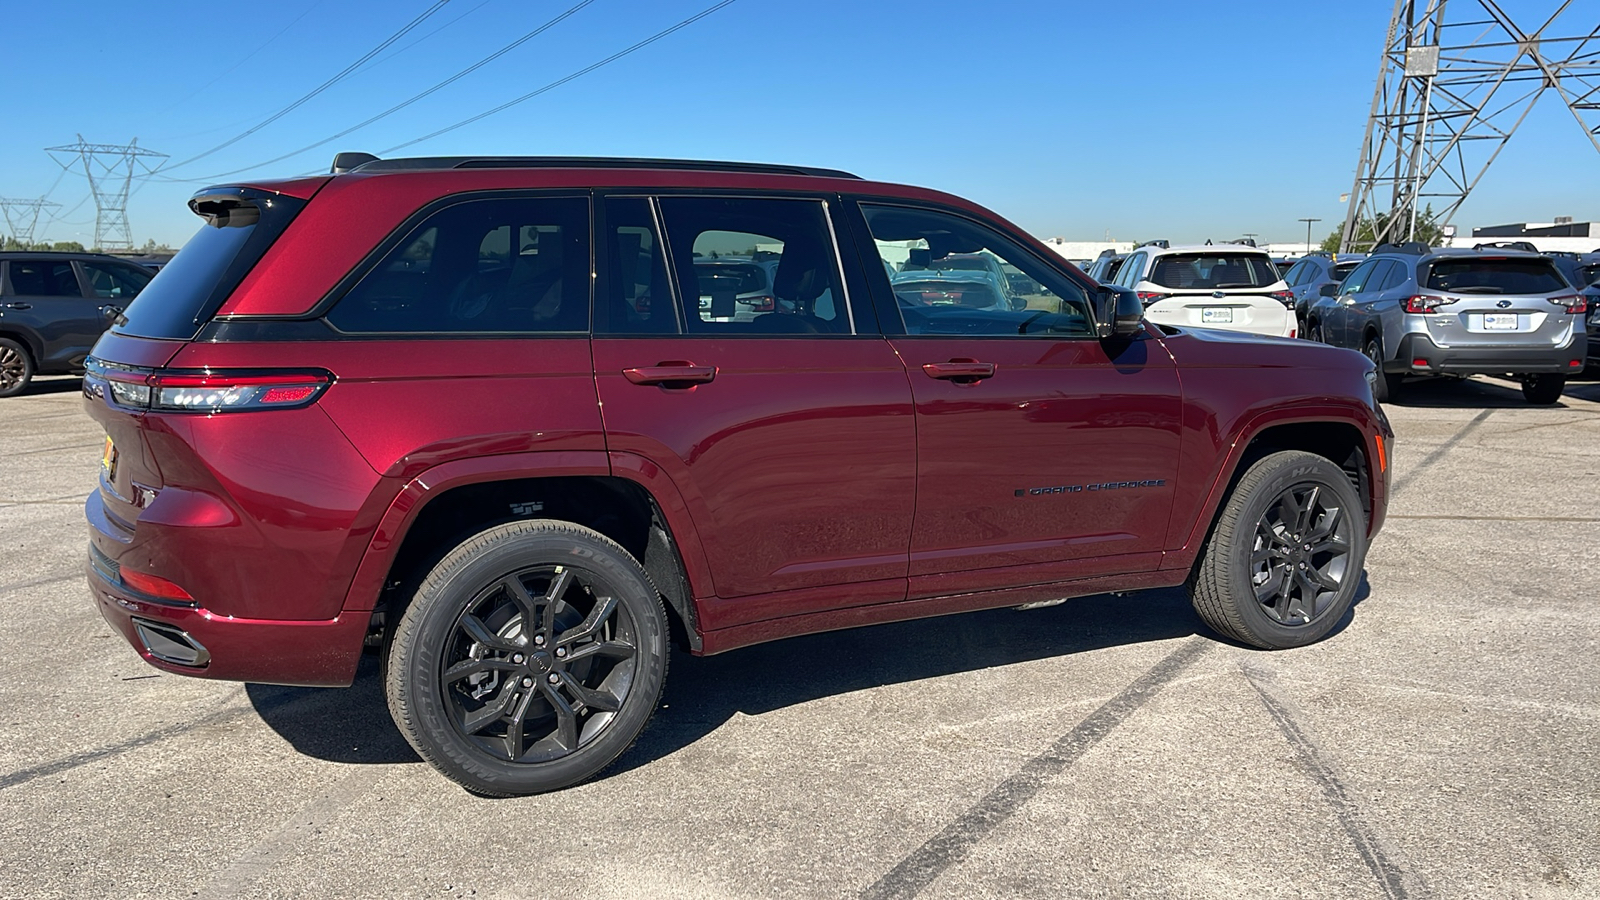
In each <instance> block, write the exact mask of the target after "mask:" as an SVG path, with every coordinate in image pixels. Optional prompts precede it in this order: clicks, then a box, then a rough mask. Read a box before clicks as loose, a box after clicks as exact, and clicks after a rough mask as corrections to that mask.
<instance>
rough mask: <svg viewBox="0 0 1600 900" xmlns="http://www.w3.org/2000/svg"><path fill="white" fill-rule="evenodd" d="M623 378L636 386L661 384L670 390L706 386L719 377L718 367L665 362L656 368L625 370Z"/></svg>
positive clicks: (642, 367) (646, 367) (643, 367)
mask: <svg viewBox="0 0 1600 900" xmlns="http://www.w3.org/2000/svg"><path fill="white" fill-rule="evenodd" d="M622 377H624V378H626V379H628V380H629V381H631V382H633V383H634V384H659V385H661V386H662V387H668V388H686V387H693V386H695V385H697V384H706V383H708V382H710V381H711V380H712V379H713V378H716V377H717V367H716V366H697V365H695V364H694V363H690V362H664V363H660V364H658V365H654V366H639V367H637V368H633V369H623V370H622Z"/></svg>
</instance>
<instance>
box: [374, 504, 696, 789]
mask: <svg viewBox="0 0 1600 900" xmlns="http://www.w3.org/2000/svg"><path fill="white" fill-rule="evenodd" d="M666 636H667V621H666V612H665V611H664V610H663V609H662V606H661V599H660V597H659V595H658V594H657V593H656V589H655V587H654V586H653V585H652V584H651V583H650V578H649V576H647V575H646V574H645V572H644V569H642V568H640V566H639V563H638V562H637V561H635V560H634V558H633V557H632V556H629V555H628V553H627V551H625V550H623V549H622V547H620V546H618V545H617V544H616V543H614V542H613V541H611V540H609V539H608V538H606V537H604V536H602V535H601V534H599V533H598V532H595V531H592V530H590V529H587V528H583V527H580V526H577V525H573V524H570V523H567V522H556V521H539V520H534V521H525V522H513V523H510V524H507V525H501V526H499V527H496V528H491V529H489V530H488V531H485V532H482V533H481V534H478V535H477V536H475V537H473V538H471V539H470V540H468V541H467V542H466V543H464V544H462V545H461V546H459V547H457V548H456V549H455V550H453V551H451V553H450V554H449V555H448V556H446V557H445V558H444V559H443V560H441V561H440V562H439V564H438V565H437V566H435V567H434V569H433V571H432V572H430V573H429V574H428V577H427V579H425V580H424V581H423V583H422V586H421V587H420V588H418V589H417V593H416V596H415V598H414V599H413V600H412V602H411V605H410V606H409V607H407V608H406V611H405V613H404V615H402V616H401V618H400V622H399V624H398V625H397V626H396V628H395V632H394V636H393V638H392V639H391V641H390V644H389V647H388V654H387V664H386V666H385V669H386V671H385V678H386V685H385V686H386V689H387V693H388V698H389V711H390V713H391V714H392V715H393V716H394V721H395V724H396V725H398V726H399V728H400V731H401V732H402V733H404V734H405V736H406V740H408V741H410V742H411V746H413V747H415V748H416V750H417V753H419V754H420V755H421V756H422V758H423V759H425V760H427V761H428V762H429V763H431V764H432V765H433V767H434V768H436V769H438V770H439V771H440V772H442V773H444V774H445V775H446V776H448V777H449V778H451V779H453V780H455V781H457V782H459V783H460V784H461V785H463V786H464V787H466V788H467V789H469V790H471V791H474V792H476V793H480V794H485V795H491V796H501V797H508V796H513V795H519V794H536V793H540V792H543V791H552V790H557V789H559V788H564V787H568V786H570V785H573V784H577V783H578V782H580V781H583V780H584V779H586V778H589V777H590V776H593V775H594V774H596V773H597V772H599V771H600V770H601V769H603V768H605V767H606V766H607V765H609V764H610V763H611V762H612V761H613V760H615V759H616V758H617V757H618V756H621V755H622V752H623V751H624V750H626V749H627V748H628V747H629V746H630V745H631V744H632V743H633V741H634V739H635V738H637V737H638V736H639V732H640V731H641V730H643V728H644V725H645V722H646V721H648V720H649V718H650V715H651V713H652V712H654V711H655V706H656V703H657V702H658V700H659V699H660V696H661V686H662V684H663V683H664V682H665V680H666V675H667V640H666Z"/></svg>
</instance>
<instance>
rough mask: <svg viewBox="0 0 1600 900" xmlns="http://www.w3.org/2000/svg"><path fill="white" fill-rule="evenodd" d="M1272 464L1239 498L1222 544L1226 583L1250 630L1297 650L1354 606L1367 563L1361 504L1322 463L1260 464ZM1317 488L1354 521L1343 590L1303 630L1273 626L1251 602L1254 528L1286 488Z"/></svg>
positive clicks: (1282, 460)
mask: <svg viewBox="0 0 1600 900" xmlns="http://www.w3.org/2000/svg"><path fill="white" fill-rule="evenodd" d="M1263 463H1264V464H1274V465H1276V466H1277V468H1278V471H1276V472H1273V473H1272V474H1271V475H1269V476H1268V477H1267V478H1265V479H1264V480H1263V481H1261V482H1259V483H1257V485H1256V487H1255V490H1254V491H1252V492H1251V494H1250V496H1249V497H1247V498H1245V500H1244V503H1243V505H1242V507H1241V509H1240V514H1239V519H1238V523H1239V524H1238V527H1237V528H1236V529H1235V531H1234V533H1233V534H1232V535H1231V540H1230V541H1229V542H1228V547H1227V551H1228V567H1229V569H1230V572H1229V575H1230V579H1229V580H1230V582H1231V583H1232V584H1234V585H1237V586H1238V590H1239V591H1240V592H1241V594H1242V596H1240V597H1239V598H1238V603H1237V607H1238V610H1239V614H1240V615H1241V616H1242V617H1243V618H1244V620H1245V624H1246V625H1248V626H1249V628H1250V630H1251V631H1253V632H1254V633H1255V634H1257V635H1258V636H1260V637H1261V638H1262V639H1263V640H1264V641H1265V642H1267V643H1270V644H1271V645H1272V646H1274V647H1281V648H1287V647H1303V646H1305V645H1307V644H1314V643H1316V642H1317V641H1320V640H1322V639H1323V638H1325V637H1327V636H1328V635H1329V634H1330V633H1331V632H1332V631H1333V630H1334V629H1335V628H1337V627H1338V625H1339V622H1340V620H1341V619H1343V618H1344V616H1345V613H1346V612H1347V611H1348V610H1349V609H1350V606H1351V604H1352V603H1353V602H1354V600H1355V594H1356V591H1357V589H1358V588H1359V587H1360V583H1361V576H1362V572H1363V571H1364V567H1365V564H1366V557H1367V518H1366V513H1365V512H1364V511H1363V510H1362V508H1361V498H1360V497H1358V496H1357V495H1356V491H1355V488H1354V487H1353V486H1351V484H1350V479H1349V478H1348V476H1346V475H1345V473H1344V471H1343V470H1342V469H1340V468H1339V467H1337V466H1335V465H1334V464H1333V463H1331V462H1329V461H1328V460H1326V459H1323V458H1322V457H1318V456H1313V455H1311V454H1295V455H1294V456H1292V457H1277V458H1274V457H1268V458H1267V459H1266V460H1263V461H1262V463H1258V465H1260V464H1263ZM1307 483H1309V484H1317V485H1320V486H1322V487H1324V488H1327V489H1331V490H1332V491H1333V492H1334V493H1335V494H1336V495H1337V496H1338V498H1339V503H1340V506H1341V508H1343V509H1344V510H1345V511H1346V515H1352V516H1354V520H1353V523H1352V524H1353V527H1352V528H1351V529H1350V535H1351V540H1350V544H1351V546H1350V563H1349V566H1348V567H1347V570H1346V571H1347V576H1346V578H1345V581H1344V584H1342V585H1340V587H1339V592H1338V594H1337V595H1336V596H1335V597H1334V600H1333V602H1332V603H1331V604H1330V605H1329V607H1328V609H1327V610H1326V611H1325V612H1323V614H1322V615H1321V616H1320V617H1319V618H1317V619H1316V620H1315V621H1313V622H1311V623H1310V624H1307V625H1300V626H1295V627H1289V626H1286V625H1282V624H1279V623H1278V622H1277V621H1276V620H1274V619H1273V618H1272V617H1271V616H1269V615H1268V614H1267V612H1266V610H1264V609H1262V608H1261V604H1260V603H1259V602H1257V601H1256V599H1255V595H1254V592H1253V589H1252V587H1251V580H1250V576H1251V572H1250V565H1249V559H1250V555H1251V551H1252V549H1253V544H1254V543H1255V533H1256V525H1257V524H1258V523H1260V521H1261V518H1262V517H1263V516H1265V515H1266V513H1267V509H1268V507H1269V506H1270V505H1271V504H1272V503H1273V502H1274V501H1276V500H1277V498H1278V496H1279V495H1280V494H1282V493H1283V492H1284V491H1285V490H1288V489H1289V488H1290V487H1292V486H1294V485H1299V484H1307Z"/></svg>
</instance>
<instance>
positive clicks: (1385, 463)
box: [1378, 434, 1389, 474]
mask: <svg viewBox="0 0 1600 900" xmlns="http://www.w3.org/2000/svg"><path fill="white" fill-rule="evenodd" d="M1387 471H1389V457H1388V455H1387V454H1385V453H1384V451H1383V435H1381V434H1380V435H1378V472H1379V473H1380V474H1381V473H1383V472H1387Z"/></svg>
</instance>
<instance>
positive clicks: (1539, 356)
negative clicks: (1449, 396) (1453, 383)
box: [1383, 332, 1588, 375]
mask: <svg viewBox="0 0 1600 900" xmlns="http://www.w3.org/2000/svg"><path fill="white" fill-rule="evenodd" d="M1587 345H1588V341H1587V340H1585V339H1584V337H1583V334H1582V332H1579V333H1578V334H1577V335H1576V336H1575V339H1574V340H1572V341H1571V342H1570V343H1568V344H1567V345H1566V346H1563V347H1482V348H1478V347H1440V346H1439V345H1437V344H1435V343H1434V342H1433V341H1431V340H1429V339H1428V337H1427V335H1422V334H1408V335H1405V336H1403V337H1402V338H1401V339H1400V348H1399V352H1397V353H1396V354H1395V357H1394V359H1391V360H1389V361H1388V362H1386V363H1384V366H1383V370H1384V371H1385V372H1390V373H1408V372H1409V373H1414V374H1418V375H1422V374H1446V375H1503V374H1507V373H1511V374H1517V375H1522V374H1534V373H1539V374H1546V373H1549V374H1556V373H1571V374H1574V375H1575V374H1577V373H1578V372H1579V371H1581V370H1582V368H1583V364H1584V355H1585V352H1586V347H1587Z"/></svg>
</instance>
